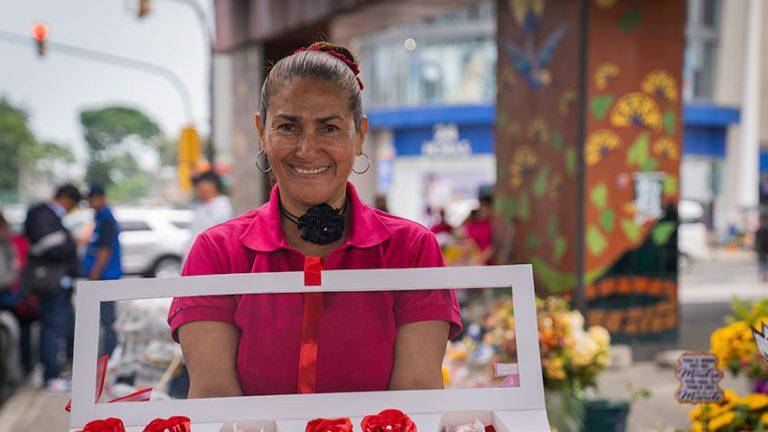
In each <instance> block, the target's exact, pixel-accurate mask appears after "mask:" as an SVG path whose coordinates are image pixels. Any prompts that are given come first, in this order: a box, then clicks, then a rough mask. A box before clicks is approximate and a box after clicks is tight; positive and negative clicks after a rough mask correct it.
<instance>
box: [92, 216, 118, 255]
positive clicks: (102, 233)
mask: <svg viewBox="0 0 768 432" xmlns="http://www.w3.org/2000/svg"><path fill="white" fill-rule="evenodd" d="M115 231H116V229H115V222H114V221H113V220H112V219H110V218H108V217H105V218H103V219H102V220H101V225H99V233H98V234H99V236H98V238H97V239H96V243H95V246H96V247H97V248H99V249H102V248H109V249H112V240H113V239H114V237H115Z"/></svg>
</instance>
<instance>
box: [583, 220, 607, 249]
mask: <svg viewBox="0 0 768 432" xmlns="http://www.w3.org/2000/svg"><path fill="white" fill-rule="evenodd" d="M586 240H587V249H589V253H591V254H592V255H595V256H600V255H602V254H603V252H605V249H607V248H608V239H606V238H605V235H603V233H601V232H600V230H599V229H598V228H597V227H596V226H594V225H590V226H589V227H587V238H586Z"/></svg>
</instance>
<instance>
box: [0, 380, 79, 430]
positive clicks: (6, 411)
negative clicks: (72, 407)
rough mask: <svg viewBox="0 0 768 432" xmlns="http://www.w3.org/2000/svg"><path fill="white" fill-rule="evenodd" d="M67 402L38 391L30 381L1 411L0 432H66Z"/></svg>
mask: <svg viewBox="0 0 768 432" xmlns="http://www.w3.org/2000/svg"><path fill="white" fill-rule="evenodd" d="M67 401H69V395H68V394H57V393H51V392H46V391H43V390H40V389H38V388H37V387H36V386H35V385H34V384H33V383H32V382H31V381H30V382H28V383H26V384H25V385H24V386H22V387H21V388H19V389H18V390H17V392H16V393H15V394H14V395H13V396H12V397H11V398H9V399H8V400H7V401H6V402H5V404H3V407H2V409H0V432H48V431H56V432H64V431H66V430H68V429H69V413H68V412H66V411H65V410H64V407H65V406H66V405H67Z"/></svg>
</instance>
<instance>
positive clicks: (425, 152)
mask: <svg viewBox="0 0 768 432" xmlns="http://www.w3.org/2000/svg"><path fill="white" fill-rule="evenodd" d="M367 115H368V119H369V123H370V128H371V129H372V130H376V129H389V130H391V131H392V133H393V141H394V146H395V152H396V155H397V156H398V157H400V156H449V155H452V154H455V155H456V157H460V156H462V155H466V154H465V153H466V150H467V146H469V150H470V151H471V154H491V153H493V151H494V150H493V148H494V147H493V142H494V137H493V122H494V120H495V118H496V107H495V106H494V105H451V106H422V107H408V108H397V109H378V110H370V111H368V113H367ZM738 122H739V110H738V109H737V108H731V107H722V106H716V105H711V104H687V105H685V106H684V108H683V124H684V127H685V130H684V134H683V137H684V138H683V154H684V155H696V156H704V157H711V158H716V159H722V158H725V154H726V135H727V132H728V126H730V125H733V124H736V123H738ZM462 148H463V149H464V150H462ZM462 151H464V152H465V153H462ZM760 171H761V172H766V171H768V153H765V152H764V151H763V152H761V156H760Z"/></svg>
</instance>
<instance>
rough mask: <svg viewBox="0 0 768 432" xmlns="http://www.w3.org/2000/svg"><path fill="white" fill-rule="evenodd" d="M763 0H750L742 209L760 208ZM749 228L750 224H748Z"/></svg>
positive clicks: (743, 112) (740, 173)
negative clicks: (758, 206)
mask: <svg viewBox="0 0 768 432" xmlns="http://www.w3.org/2000/svg"><path fill="white" fill-rule="evenodd" d="M762 8H763V0H749V7H748V10H747V26H746V41H745V42H746V43H745V44H744V75H743V76H744V78H743V85H744V91H743V93H742V95H743V97H742V104H741V107H742V108H741V142H740V144H741V145H740V147H739V171H738V178H739V188H738V197H739V208H740V209H741V210H742V211H745V212H749V211H752V210H754V209H755V208H757V204H758V200H759V196H758V195H759V193H758V185H759V180H760V178H759V167H760V64H761V60H760V56H761V54H760V46H761V43H762V18H763V13H762ZM745 228H750V227H745Z"/></svg>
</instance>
